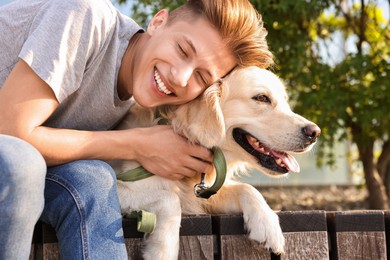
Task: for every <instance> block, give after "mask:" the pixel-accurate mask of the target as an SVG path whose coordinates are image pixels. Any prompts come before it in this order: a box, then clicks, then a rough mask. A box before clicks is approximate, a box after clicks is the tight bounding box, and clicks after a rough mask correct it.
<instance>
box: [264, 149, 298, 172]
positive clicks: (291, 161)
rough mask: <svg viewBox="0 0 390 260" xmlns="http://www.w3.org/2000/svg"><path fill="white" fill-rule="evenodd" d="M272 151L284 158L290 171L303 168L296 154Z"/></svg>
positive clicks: (278, 156) (284, 162) (276, 155)
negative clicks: (295, 156)
mask: <svg viewBox="0 0 390 260" xmlns="http://www.w3.org/2000/svg"><path fill="white" fill-rule="evenodd" d="M271 152H272V154H273V155H274V156H275V157H277V158H279V159H281V160H282V162H283V164H284V165H285V166H286V168H287V169H288V170H289V171H291V172H296V173H298V172H299V171H300V170H301V169H300V167H299V164H298V162H297V160H296V159H295V158H294V156H292V155H289V154H288V153H279V152H276V151H273V150H272V151H271Z"/></svg>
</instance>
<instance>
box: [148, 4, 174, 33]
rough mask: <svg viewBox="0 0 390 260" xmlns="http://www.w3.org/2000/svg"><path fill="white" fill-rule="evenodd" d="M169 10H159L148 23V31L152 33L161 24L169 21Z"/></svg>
mask: <svg viewBox="0 0 390 260" xmlns="http://www.w3.org/2000/svg"><path fill="white" fill-rule="evenodd" d="M168 16H169V12H168V10H166V9H161V10H160V11H158V12H157V13H156V14H155V15H154V16H153V18H152V20H151V21H150V23H149V25H148V29H147V30H146V31H147V33H149V34H150V35H152V34H153V33H154V32H155V31H156V30H158V29H159V28H160V27H161V26H164V25H165V24H166V23H167V21H168Z"/></svg>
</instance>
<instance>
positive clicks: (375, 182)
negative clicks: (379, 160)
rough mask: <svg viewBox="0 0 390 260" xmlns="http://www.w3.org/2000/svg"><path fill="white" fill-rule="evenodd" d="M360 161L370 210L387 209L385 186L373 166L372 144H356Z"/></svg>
mask: <svg viewBox="0 0 390 260" xmlns="http://www.w3.org/2000/svg"><path fill="white" fill-rule="evenodd" d="M356 144H357V147H358V150H359V156H360V160H361V161H362V163H363V170H364V177H365V179H366V187H367V190H368V200H369V204H370V208H371V209H388V207H389V205H388V196H387V194H386V191H385V186H384V184H383V181H382V179H381V177H380V176H379V173H378V171H377V169H376V167H375V164H374V153H373V148H374V143H373V142H372V143H368V144H367V143H366V144H362V143H359V142H356Z"/></svg>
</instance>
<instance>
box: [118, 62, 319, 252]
mask: <svg viewBox="0 0 390 260" xmlns="http://www.w3.org/2000/svg"><path fill="white" fill-rule="evenodd" d="M286 97H287V96H286V92H285V89H284V86H283V84H282V82H281V81H280V80H279V79H278V78H277V77H276V76H275V75H274V74H273V73H271V72H269V71H267V70H263V69H260V68H257V67H251V68H246V69H238V70H236V71H234V72H232V73H231V74H230V75H229V76H228V77H227V78H225V79H224V80H223V81H222V82H219V83H216V84H214V85H213V86H211V87H209V88H208V89H207V90H206V91H205V92H204V94H203V95H201V96H200V97H198V98H197V99H195V100H194V101H191V102H190V103H188V104H184V105H181V106H179V107H178V108H177V109H168V112H167V113H166V115H167V117H168V119H169V120H170V121H171V123H172V126H173V127H174V129H175V131H176V132H178V133H180V134H181V135H183V136H186V137H187V138H188V140H189V141H191V142H195V143H199V144H201V145H203V146H205V147H208V148H211V147H213V146H218V147H220V148H221V149H222V151H223V153H224V155H225V158H226V161H227V164H228V173H227V180H226V182H225V184H224V186H223V187H222V188H221V189H220V190H219V192H218V193H217V194H216V195H214V196H212V197H211V198H210V199H207V200H206V199H201V198H197V197H195V195H194V191H193V190H194V188H193V187H194V185H195V184H196V183H199V181H200V177H199V176H196V177H194V178H186V179H183V180H181V181H172V180H168V179H165V178H162V177H159V176H153V177H150V178H147V179H143V180H140V181H136V182H122V181H118V194H119V200H120V204H121V206H122V210H123V212H124V213H125V212H131V211H134V210H139V209H144V210H147V211H150V212H154V213H155V214H156V215H157V226H156V229H155V231H154V232H153V233H152V234H150V235H148V236H147V239H146V245H145V249H144V257H145V259H177V257H178V251H179V228H180V221H181V215H182V214H205V213H209V214H218V213H226V214H241V213H242V214H243V217H244V221H245V226H246V229H247V231H248V233H249V238H250V239H252V240H254V241H257V242H258V243H259V246H260V245H262V246H264V247H265V248H268V249H271V250H272V251H273V252H275V253H282V252H283V247H284V237H283V234H282V230H281V228H280V225H279V220H278V216H277V215H276V214H275V212H274V211H273V210H272V209H271V208H270V207H269V206H268V205H267V203H266V202H265V200H264V198H263V197H262V195H261V194H260V193H259V192H258V191H257V190H256V189H255V188H254V187H252V186H250V185H249V184H244V183H239V182H236V181H234V180H233V177H234V175H235V174H236V173H237V172H238V169H240V170H241V172H242V169H244V168H242V167H241V166H242V163H243V162H244V163H245V164H246V165H247V166H249V167H251V168H256V169H258V170H260V171H262V172H264V173H267V174H269V175H272V176H281V175H285V174H286V173H287V172H288V171H289V170H293V171H298V165H297V163H296V161H295V159H293V157H292V156H290V155H287V153H286V152H304V151H307V150H309V149H311V147H312V146H313V145H314V143H315V141H316V138H317V136H318V135H319V131H320V129H319V128H318V127H317V126H316V125H315V124H314V123H312V122H310V121H308V120H306V119H305V118H303V117H301V116H299V115H297V114H295V113H293V112H292V111H291V109H290V107H289V105H288V103H287V98H286ZM154 112H155V111H153V110H148V109H143V108H141V107H139V106H137V105H135V106H134V107H133V108H132V109H131V111H130V113H129V116H128V117H127V119H125V120H124V121H123V123H122V125H121V126H120V127H119V128H122V129H123V128H134V127H140V126H147V125H153V124H154V123H155V121H156V120H155V118H154ZM249 135H250V136H251V137H248V136H249ZM256 140H257V141H258V142H257V141H256ZM256 142H257V143H256ZM250 143H251V144H250ZM271 148H272V150H271ZM277 151H279V152H277ZM275 156H276V157H280V158H282V157H283V158H284V159H283V160H282V161H283V162H282V163H284V164H285V165H287V166H288V167H286V166H285V165H281V162H280V160H279V165H278V164H277V163H275V159H273V158H275ZM135 166H136V165H134V162H124V163H123V164H122V165H121V167H120V168H119V169H118V168H117V171H119V172H121V171H124V170H128V169H129V167H135ZM206 176H207V177H206V178H207V181H208V182H209V183H212V182H213V179H214V177H215V173H214V172H207V173H206Z"/></svg>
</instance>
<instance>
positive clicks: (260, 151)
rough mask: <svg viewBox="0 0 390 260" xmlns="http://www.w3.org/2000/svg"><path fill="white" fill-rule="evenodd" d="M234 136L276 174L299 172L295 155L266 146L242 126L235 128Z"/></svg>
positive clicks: (248, 151)
mask: <svg viewBox="0 0 390 260" xmlns="http://www.w3.org/2000/svg"><path fill="white" fill-rule="evenodd" d="M233 138H234V140H235V141H236V142H237V143H238V144H239V145H240V146H241V147H242V148H243V149H244V150H245V151H246V152H247V153H249V154H250V155H251V156H253V157H255V158H256V160H257V162H258V163H259V164H260V165H261V166H263V167H264V168H266V169H269V170H271V171H272V172H273V173H274V174H286V173H288V172H289V171H291V172H299V170H300V168H299V164H298V162H297V160H296V159H295V158H294V157H293V156H291V155H290V154H288V153H286V152H283V151H276V150H273V149H271V148H269V147H267V146H265V145H264V144H262V143H261V142H260V141H259V140H258V139H256V138H255V137H253V136H252V135H251V134H249V133H248V132H246V131H244V130H243V129H241V128H235V129H233Z"/></svg>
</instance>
